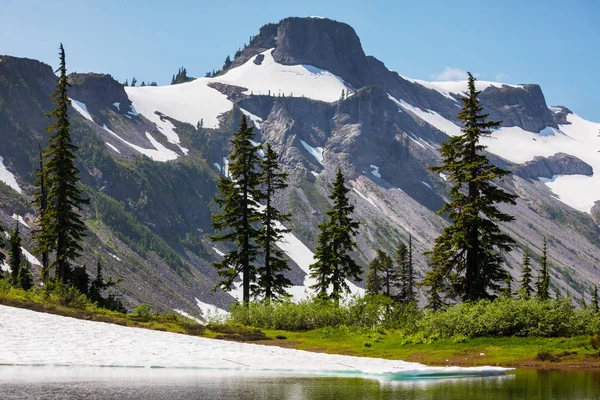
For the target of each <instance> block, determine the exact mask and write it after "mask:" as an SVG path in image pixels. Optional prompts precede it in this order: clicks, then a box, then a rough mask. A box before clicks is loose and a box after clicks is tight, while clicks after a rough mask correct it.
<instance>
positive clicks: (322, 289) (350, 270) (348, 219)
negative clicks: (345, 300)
mask: <svg viewBox="0 0 600 400" xmlns="http://www.w3.org/2000/svg"><path fill="white" fill-rule="evenodd" d="M349 191H350V189H349V188H347V187H346V185H345V180H344V175H343V174H342V171H341V170H340V169H338V171H337V174H336V179H335V182H334V184H333V191H332V193H331V195H330V196H329V198H330V199H331V200H332V201H333V207H332V209H331V210H329V211H327V220H326V221H325V222H323V223H322V224H320V225H319V230H320V233H319V237H318V239H317V248H316V252H315V259H316V262H315V263H314V264H312V265H311V266H310V269H311V274H310V276H311V277H312V278H316V280H317V283H316V284H314V285H312V286H311V287H312V289H314V290H315V291H316V292H317V293H318V295H319V296H320V297H329V298H331V299H332V300H335V301H337V300H339V298H340V296H341V294H342V291H349V290H350V289H349V287H348V285H347V284H346V282H345V279H354V280H357V281H360V280H361V277H360V275H361V274H362V268H361V267H360V266H359V265H358V264H356V262H355V261H354V260H353V259H352V257H351V256H350V254H349V253H350V252H351V251H352V250H354V249H355V248H356V242H355V241H354V239H353V237H354V236H355V235H356V234H357V232H358V222H356V221H353V220H352V216H351V215H352V213H353V212H354V206H353V205H351V204H350V202H349V201H348V192H349ZM330 288H331V293H330V294H328V293H327V291H328V290H329V289H330Z"/></svg>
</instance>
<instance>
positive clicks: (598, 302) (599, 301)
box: [592, 285, 600, 312]
mask: <svg viewBox="0 0 600 400" xmlns="http://www.w3.org/2000/svg"><path fill="white" fill-rule="evenodd" d="M592 307H593V309H594V311H595V312H600V298H598V286H597V285H595V286H594V291H593V292H592Z"/></svg>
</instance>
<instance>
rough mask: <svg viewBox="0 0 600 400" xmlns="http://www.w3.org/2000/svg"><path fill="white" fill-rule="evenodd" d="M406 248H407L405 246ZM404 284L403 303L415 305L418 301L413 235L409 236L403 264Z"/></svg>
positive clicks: (402, 289) (402, 275) (402, 285)
mask: <svg viewBox="0 0 600 400" xmlns="http://www.w3.org/2000/svg"><path fill="white" fill-rule="evenodd" d="M405 247H406V246H405ZM401 271H402V273H401V278H402V283H401V290H400V293H401V299H400V300H401V301H402V302H405V303H413V302H415V301H416V300H417V293H416V292H415V271H414V266H413V256H412V235H411V234H410V233H409V234H408V247H407V248H406V258H405V261H404V262H403V263H402V270H401Z"/></svg>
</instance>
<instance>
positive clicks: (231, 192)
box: [211, 115, 262, 304]
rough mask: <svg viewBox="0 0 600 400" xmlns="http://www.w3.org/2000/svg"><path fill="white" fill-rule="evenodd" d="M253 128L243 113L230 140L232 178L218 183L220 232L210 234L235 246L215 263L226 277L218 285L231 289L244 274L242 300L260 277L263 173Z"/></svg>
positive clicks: (216, 216) (217, 226) (215, 220)
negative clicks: (258, 224) (260, 168)
mask: <svg viewBox="0 0 600 400" xmlns="http://www.w3.org/2000/svg"><path fill="white" fill-rule="evenodd" d="M253 137H254V128H253V127H249V126H248V121H247V119H246V116H245V115H242V122H241V124H240V128H239V129H238V131H237V132H236V133H235V135H234V136H233V138H232V139H231V144H232V147H233V152H232V154H231V156H230V163H229V174H230V177H221V178H220V180H219V184H218V194H219V195H220V196H219V197H215V201H216V203H217V204H218V205H219V206H220V207H221V213H219V214H214V215H213V216H212V226H213V228H214V229H215V230H216V231H217V232H220V233H217V234H214V235H212V236H211V240H213V241H215V242H225V243H233V244H234V245H235V248H234V249H232V250H231V251H230V252H229V253H227V254H226V255H225V256H224V257H223V260H221V261H220V262H216V263H214V264H213V265H214V267H215V268H216V269H217V270H218V274H219V276H221V277H222V278H223V279H222V280H221V281H220V282H219V283H218V284H217V287H220V288H222V289H223V290H227V291H230V290H231V289H232V285H233V282H234V280H235V279H236V278H237V277H238V276H239V275H240V274H241V275H242V288H243V301H244V303H245V304H247V303H248V302H249V301H250V289H251V285H252V286H254V283H255V282H256V278H257V266H256V265H255V261H256V257H257V254H258V250H259V246H258V244H257V243H256V241H257V239H258V237H259V235H260V229H259V228H258V227H257V226H256V224H257V223H259V222H260V219H261V214H260V212H259V207H260V204H259V201H260V200H261V199H262V193H261V191H260V183H261V175H260V173H259V171H258V165H259V163H260V159H259V156H258V154H257V151H256V148H255V147H254V145H253V144H252V139H253Z"/></svg>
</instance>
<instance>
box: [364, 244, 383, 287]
mask: <svg viewBox="0 0 600 400" xmlns="http://www.w3.org/2000/svg"><path fill="white" fill-rule="evenodd" d="M379 251H380V250H377V256H375V258H374V259H373V260H371V262H370V263H369V266H368V269H367V280H366V282H365V292H366V294H367V295H371V296H373V295H376V294H379V293H381V286H382V285H381V279H380V278H379V273H380V272H379Z"/></svg>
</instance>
